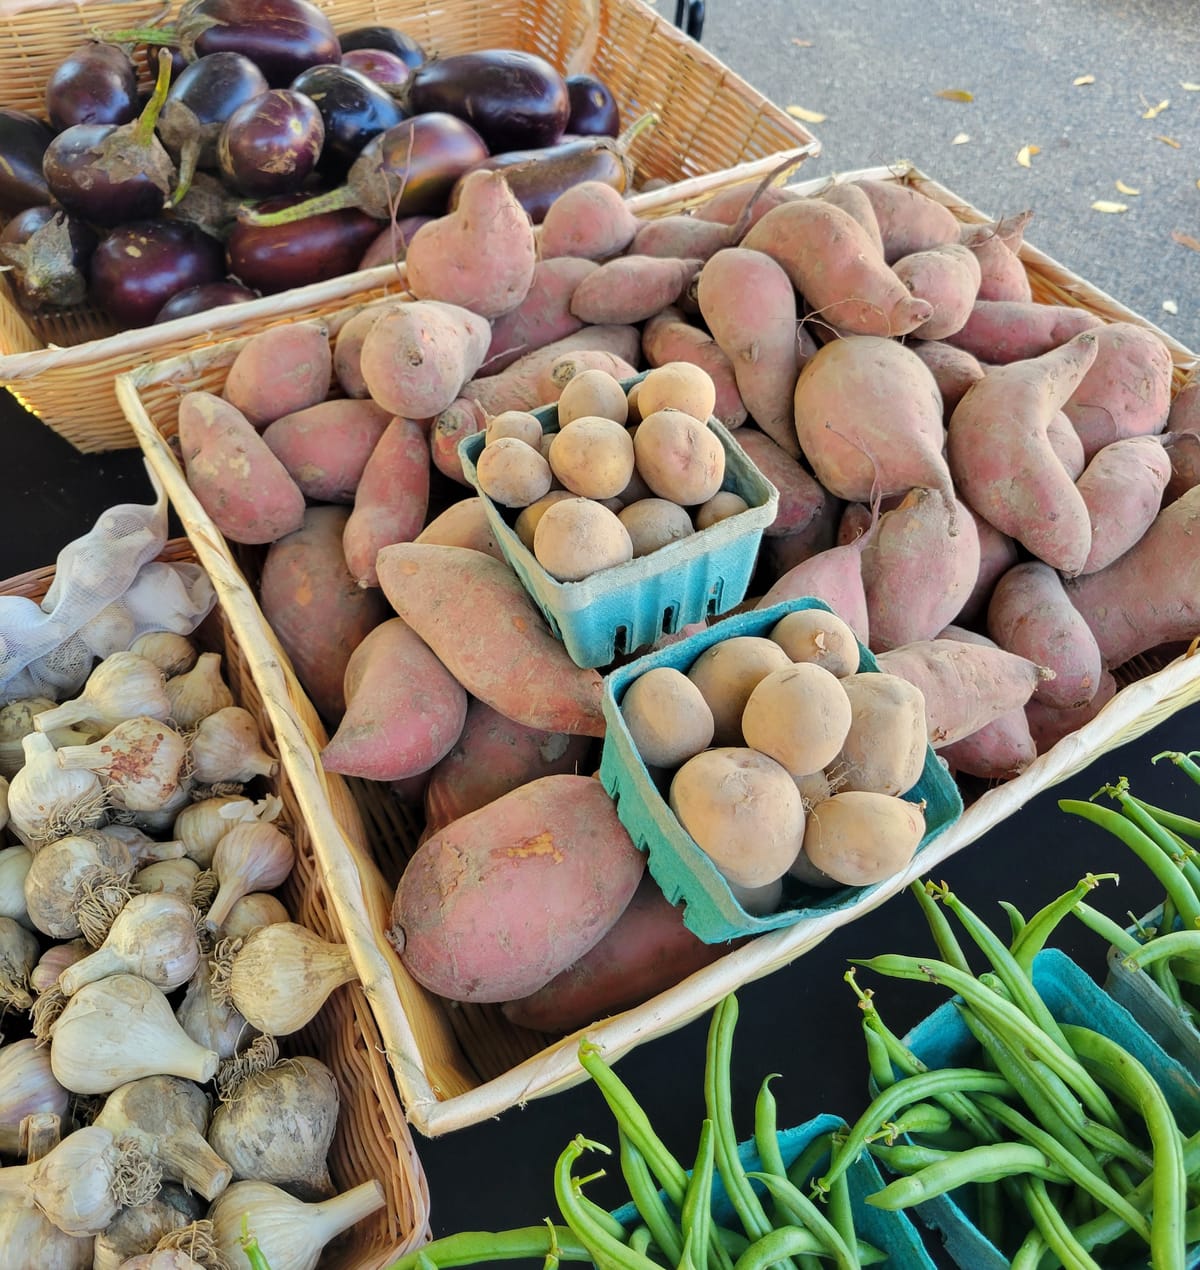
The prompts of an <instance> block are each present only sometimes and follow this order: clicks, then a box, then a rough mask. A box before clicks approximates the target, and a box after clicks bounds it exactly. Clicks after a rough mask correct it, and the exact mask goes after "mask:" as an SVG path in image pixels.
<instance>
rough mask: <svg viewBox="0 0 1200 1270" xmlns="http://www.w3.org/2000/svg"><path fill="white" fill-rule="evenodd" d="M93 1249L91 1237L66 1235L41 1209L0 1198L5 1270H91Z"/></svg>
mask: <svg viewBox="0 0 1200 1270" xmlns="http://www.w3.org/2000/svg"><path fill="white" fill-rule="evenodd" d="M94 1246H95V1240H94V1239H93V1237H92V1236H91V1235H66V1234H64V1233H63V1232H62V1231H61V1230H59V1228H58V1227H57V1226H56V1225H55V1224H54V1223H53V1222H52V1221H51V1220H50V1219H49V1218H48V1217H46V1216H45V1214H44V1213H42V1211H41V1210H40V1209H38V1208H35V1207H33V1205H31V1204H26V1203H25V1202H24V1200H22V1199H20V1198H19V1197H18V1196H16V1195H0V1249H3V1251H4V1262H3V1265H4V1270H93V1249H94Z"/></svg>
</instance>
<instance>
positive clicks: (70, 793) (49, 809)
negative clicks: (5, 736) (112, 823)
mask: <svg viewBox="0 0 1200 1270" xmlns="http://www.w3.org/2000/svg"><path fill="white" fill-rule="evenodd" d="M37 717H38V718H41V715H38V716H37ZM21 748H22V750H23V751H24V754H25V762H24V764H23V765H22V767H21V770H20V771H19V772H17V773H16V774H15V775H14V776H13V778H12V780H11V781H10V782H9V787H8V813H9V824H10V825H11V827H12V830H13V832H14V833H15V834H16V835H17V837H18V838H19V839H20V840H21V842H23V843H24V844H25V846H27V847H29V848H30V850H32V851H34V852H35V853H36V851H37V850H38V848H40V847H42V846H44V845H45V844H46V843H48V842H54V841H56V840H57V839H58V838H64V837H66V836H68V835H69V834H76V833H79V832H80V831H81V830H83V829H94V828H95V827H96V826H97V825H99V824H100V823H101V822H102V821H103V820H104V816H105V809H106V806H105V799H104V790H103V788H102V786H101V784H100V778H99V777H98V776H97V775H95V773H94V772H69V771H64V770H63V769H62V768H61V767H59V765H58V755H57V751H56V750H55V748H54V746H53V745H52V744H51V742H50V739H49V737H46V736H43V735H42V734H41V733H40V732H30V733H29V734H28V735H27V736H25V737H23V738H22V740H21Z"/></svg>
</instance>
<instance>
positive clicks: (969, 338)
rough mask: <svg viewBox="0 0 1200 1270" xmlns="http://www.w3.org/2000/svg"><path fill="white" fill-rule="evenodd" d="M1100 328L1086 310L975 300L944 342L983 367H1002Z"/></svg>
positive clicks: (1055, 305) (1016, 301) (1094, 317)
mask: <svg viewBox="0 0 1200 1270" xmlns="http://www.w3.org/2000/svg"><path fill="white" fill-rule="evenodd" d="M1103 325H1104V322H1103V321H1102V319H1100V318H1098V317H1097V316H1096V315H1095V314H1094V313H1089V312H1088V310H1087V309H1077V308H1074V307H1072V306H1071V305H1066V304H1035V303H1033V302H1032V301H1027V302H1025V301H1020V300H976V301H975V304H974V306H973V307H972V309H971V316H970V317H969V318H967V320H966V322H965V323H964V324H963V326H962V327H960V328H959V329H958V330H957V331H955V332H954V333H953V334H952V335H948V336H946V339H947V341H948V342H949V343H951V344H953V345H954V346H955V347H956V348H962V349H966V351H967V352H968V353H970V354H971V355H972V356H974V357H977V358H979V360H980V361H981V362H983V363H984V365H987V366H1003V365H1005V364H1007V363H1008V362H1020V361H1025V360H1027V359H1029V358H1031V357H1040V356H1042V354H1043V353H1048V352H1050V351H1051V349H1055V348H1059V347H1061V346H1062V345H1063V344H1066V343H1067V341H1068V340H1072V339H1074V338H1075V336H1076V335H1079V334H1081V333H1082V332H1083V331H1094V330H1097V329H1098V328H1099V327H1101V326H1103Z"/></svg>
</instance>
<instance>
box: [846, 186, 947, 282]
mask: <svg viewBox="0 0 1200 1270" xmlns="http://www.w3.org/2000/svg"><path fill="white" fill-rule="evenodd" d="M854 184H855V185H857V186H858V188H859V189H860V190H862V191H863V193H864V194H866V196H867V198H868V199H870V201H871V207H872V208H873V209H874V212H875V220H876V223H877V224H878V225H879V235H880V237H881V238H882V240H883V258H884V259H885V260H886V261H887V262H888V264H889V265H890V264H893V263H894V262H895V261H897V260H899V259H900V258H901V257H902V256H911V255H912V253H913V252H914V251H928V250H929V249H930V248H931V247H940V246H942V245H943V244H944V243H956V242H958V235H959V232H960V227H959V223H958V219H957V217H956V216H955V215H954V213H953V212H951V211H950V209H949V208H948V207H943V206H942V204H941V203H938V202H935V201H934V200H933V199H931V198H929V197H928V196H927V195H925V194H922V193H921V192H920V190H914V189H913V188H912V187H911V186H907V185H901V184H900V183H899V182H898V181H876V180H873V179H871V178H869V177H867V178H863V179H861V180H858V181H855V182H854Z"/></svg>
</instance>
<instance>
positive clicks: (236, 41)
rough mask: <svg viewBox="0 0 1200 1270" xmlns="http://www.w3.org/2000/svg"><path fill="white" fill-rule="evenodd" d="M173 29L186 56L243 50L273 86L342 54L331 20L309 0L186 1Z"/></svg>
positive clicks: (338, 59)
mask: <svg viewBox="0 0 1200 1270" xmlns="http://www.w3.org/2000/svg"><path fill="white" fill-rule="evenodd" d="M175 29H176V32H177V33H178V38H179V43H180V45H181V47H182V48H183V50H184V52H185V53H186V54H187V55H188V56H189V57H193V58H196V57H206V56H207V55H208V54H209V53H221V52H229V53H241V54H242V55H243V56H245V57H248V58H249V59H250V60H251V61H252V62H253V63H254V64H255V65H256V66H257V67H258V68H259V70H261V71H262V73H263V74H264V75H265V76H266V77H267V83H268V84H270V86H271V87H272V88H286V87H287V86H288V84H290V83H291V82H292V80H293V79H295V78H296V76H297V75H299V74H300V72H301V71H302V70H305V69H306V68H307V67H309V66H320V65H321V64H322V63H324V62H339V61H341V57H342V48H341V45H340V44H339V42H338V37H337V34H336V33H335V31H334V29H333V24H332V23H331V22H330V21H329V19H328V18H327V17H326V16H325V14H324V13H323V12H322V11H321V10H320V9H318V8H317V7H316V5H313V4H309V3H308V0H189V3H187V4H185V5H184V7H183V9H182V10H181V11H180V14H179V20H178V22H177V23H176V26H175Z"/></svg>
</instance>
